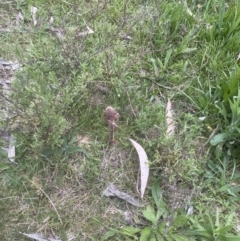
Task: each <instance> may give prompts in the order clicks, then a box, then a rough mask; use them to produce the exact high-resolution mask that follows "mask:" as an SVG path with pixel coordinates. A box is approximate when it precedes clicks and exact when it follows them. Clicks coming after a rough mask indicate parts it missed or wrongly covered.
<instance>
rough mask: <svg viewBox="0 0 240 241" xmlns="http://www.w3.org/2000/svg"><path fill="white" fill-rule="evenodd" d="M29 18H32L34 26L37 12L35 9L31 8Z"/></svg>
mask: <svg viewBox="0 0 240 241" xmlns="http://www.w3.org/2000/svg"><path fill="white" fill-rule="evenodd" d="M30 11H31V16H32V20H33V25H34V26H36V25H37V19H36V13H37V11H38V9H37V8H36V7H33V6H32V7H31V10H30Z"/></svg>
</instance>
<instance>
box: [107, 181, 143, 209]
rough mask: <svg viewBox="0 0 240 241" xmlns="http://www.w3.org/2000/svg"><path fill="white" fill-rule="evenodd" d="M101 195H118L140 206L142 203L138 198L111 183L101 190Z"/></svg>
mask: <svg viewBox="0 0 240 241" xmlns="http://www.w3.org/2000/svg"><path fill="white" fill-rule="evenodd" d="M103 195H104V196H106V197H118V198H120V199H123V200H125V201H126V202H128V203H130V204H132V205H133V206H135V207H141V206H142V205H143V204H142V203H141V201H140V200H139V199H137V198H135V197H132V196H131V195H129V194H127V193H125V192H121V191H119V190H118V188H117V187H116V186H115V185H114V184H111V185H110V186H109V187H107V188H106V190H105V191H104V192H103Z"/></svg>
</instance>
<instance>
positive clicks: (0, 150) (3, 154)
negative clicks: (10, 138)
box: [0, 147, 7, 157]
mask: <svg viewBox="0 0 240 241" xmlns="http://www.w3.org/2000/svg"><path fill="white" fill-rule="evenodd" d="M0 156H2V157H7V151H6V150H4V149H3V148H2V147H0Z"/></svg>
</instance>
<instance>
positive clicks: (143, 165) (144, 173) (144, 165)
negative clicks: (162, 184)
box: [129, 139, 149, 199]
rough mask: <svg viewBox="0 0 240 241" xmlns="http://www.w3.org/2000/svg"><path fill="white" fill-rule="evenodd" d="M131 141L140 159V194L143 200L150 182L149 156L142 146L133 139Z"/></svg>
mask: <svg viewBox="0 0 240 241" xmlns="http://www.w3.org/2000/svg"><path fill="white" fill-rule="evenodd" d="M129 140H130V141H131V143H132V144H133V146H134V147H135V149H136V151H137V153H138V157H139V162H140V171H141V188H140V192H141V198H142V199H143V196H144V192H145V189H146V186H147V182H148V176H149V163H148V157H147V154H146V152H145V150H144V149H143V147H142V146H141V145H140V144H138V143H137V142H136V141H134V140H132V139H129Z"/></svg>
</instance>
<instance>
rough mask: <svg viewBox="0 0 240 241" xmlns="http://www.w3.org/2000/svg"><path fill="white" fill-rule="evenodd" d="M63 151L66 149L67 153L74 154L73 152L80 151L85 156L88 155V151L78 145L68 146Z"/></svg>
mask: <svg viewBox="0 0 240 241" xmlns="http://www.w3.org/2000/svg"><path fill="white" fill-rule="evenodd" d="M65 151H66V153H67V154H74V153H77V152H81V153H83V154H84V155H85V156H86V157H88V153H87V152H86V150H84V149H83V148H81V147H78V146H68V147H67V148H66V150H65Z"/></svg>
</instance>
